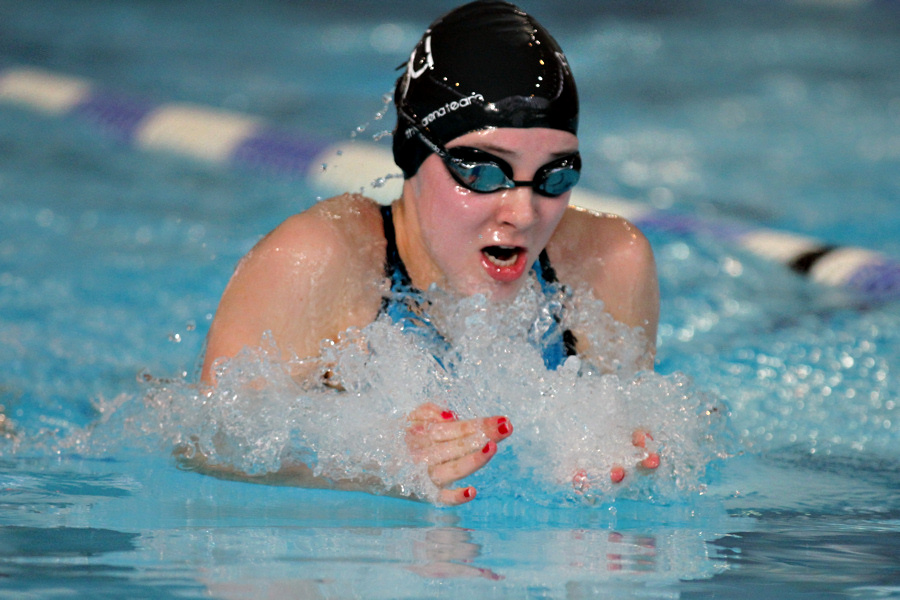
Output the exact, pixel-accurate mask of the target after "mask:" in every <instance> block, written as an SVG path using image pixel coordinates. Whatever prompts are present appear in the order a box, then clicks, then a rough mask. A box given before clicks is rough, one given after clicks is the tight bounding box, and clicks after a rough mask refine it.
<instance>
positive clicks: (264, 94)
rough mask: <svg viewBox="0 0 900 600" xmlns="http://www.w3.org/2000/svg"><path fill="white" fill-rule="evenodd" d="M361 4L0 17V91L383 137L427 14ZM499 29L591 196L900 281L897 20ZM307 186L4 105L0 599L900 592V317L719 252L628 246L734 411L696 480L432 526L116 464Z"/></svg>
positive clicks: (717, 12)
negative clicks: (550, 109)
mask: <svg viewBox="0 0 900 600" xmlns="http://www.w3.org/2000/svg"><path fill="white" fill-rule="evenodd" d="M383 4H384V6H376V5H374V4H373V5H368V4H359V3H350V2H344V1H338V2H331V3H328V5H327V6H318V5H316V6H305V5H293V4H290V3H282V2H277V1H274V0H272V1H262V2H256V3H253V4H245V3H239V2H230V1H229V2H207V1H202V2H195V3H187V4H185V3H178V2H174V1H173V2H168V1H166V2H151V1H144V2H140V1H134V2H128V3H117V4H115V5H108V4H107V3H101V2H94V1H90V0H89V1H85V2H79V3H67V2H63V1H58V2H54V1H49V0H36V1H35V2H31V3H28V4H27V5H22V4H21V3H17V2H11V1H5V0H0V69H5V68H10V67H21V66H29V67H38V68H41V69H46V70H47V71H49V72H54V73H60V74H65V75H69V76H77V77H81V78H85V79H87V80H89V81H91V82H92V83H94V84H96V85H97V86H100V87H103V88H105V89H109V90H113V91H115V92H117V93H122V94H125V95H128V96H130V97H134V98H140V99H146V100H147V101H152V102H159V103H161V102H190V103H195V104H198V105H202V106H207V107H212V108H221V109H228V110H231V111H237V112H241V113H246V114H252V115H256V116H259V117H261V118H263V119H265V120H266V121H267V122H269V123H271V124H273V126H275V127H277V128H279V129H283V130H285V131H301V132H304V135H306V134H308V135H310V136H319V137H322V138H325V139H333V140H343V139H348V138H350V137H359V136H363V137H375V136H377V135H378V134H379V132H380V131H381V130H383V129H386V128H389V127H390V124H389V123H385V124H384V125H382V124H381V122H380V121H379V120H378V119H376V118H375V115H376V113H377V112H378V111H380V110H382V108H383V103H382V96H383V95H384V94H385V93H386V92H389V91H390V89H391V87H392V83H393V78H394V77H395V73H394V71H393V69H394V67H396V66H397V65H398V64H401V63H402V62H403V61H405V59H406V57H407V55H408V52H409V49H410V48H411V47H412V45H413V44H414V43H415V41H416V39H417V38H418V36H419V35H420V33H421V31H422V30H423V29H424V27H425V26H426V25H427V24H428V22H430V20H431V19H432V18H433V17H434V16H436V15H438V14H440V13H441V12H443V11H445V10H447V9H448V8H449V7H450V6H451V4H448V3H446V2H436V1H428V2H392V3H383ZM521 5H522V6H523V7H524V8H526V9H527V10H530V11H531V12H533V13H534V14H536V15H537V16H538V17H539V18H540V19H541V20H542V21H543V22H544V23H545V24H546V25H547V26H548V28H549V29H550V30H551V31H553V32H554V33H555V35H556V37H557V39H558V40H559V41H560V43H561V45H562V46H563V47H564V48H565V49H566V51H567V54H568V55H569V60H570V63H571V64H572V65H573V69H575V72H576V75H577V77H578V81H579V91H580V94H581V98H582V105H583V109H582V114H583V116H582V128H581V133H582V135H581V139H582V150H583V154H584V155H585V164H586V168H585V173H584V177H583V185H584V186H585V187H586V188H588V189H591V190H594V191H597V192H601V193H607V194H612V195H616V196H620V197H624V198H627V199H630V200H634V201H635V202H636V203H638V204H640V205H648V206H652V207H654V208H656V209H660V210H664V211H671V213H672V214H689V215H692V216H696V217H699V218H701V219H707V220H709V222H711V223H713V222H716V223H717V222H724V221H727V222H730V223H737V224H739V225H741V226H750V227H762V226H765V227H768V228H774V229H777V230H782V231H787V232H794V233H797V234H803V235H806V236H811V237H814V238H816V239H820V240H823V241H824V242H825V243H830V244H837V245H844V246H856V247H862V248H868V249H871V250H876V251H879V252H883V253H885V254H886V255H888V256H890V257H893V258H894V259H897V258H898V257H900V241H898V240H900V211H898V210H897V206H896V204H897V197H898V193H900V169H897V165H898V162H900V80H898V78H897V76H896V73H897V72H898V67H900V38H898V36H897V32H898V27H900V9H898V7H897V5H896V4H895V3H893V2H888V1H875V2H862V1H859V2H821V3H820V2H780V3H768V2H765V3H763V2H760V3H755V2H745V3H719V2H713V1H712V0H710V1H707V2H703V1H696V2H685V3H679V4H672V3H667V2H647V3H640V5H639V6H638V5H632V4H631V3H624V2H610V3H608V4H604V5H602V6H601V7H598V6H597V4H596V3H591V2H571V3H568V4H567V9H566V14H558V12H559V11H558V8H557V7H555V6H554V4H552V3H550V2H538V1H535V2H522V3H521ZM385 141H386V140H385ZM385 141H382V142H381V143H382V144H384V142H385ZM322 194H323V191H322V190H320V189H317V188H315V187H313V186H311V185H310V184H309V183H308V182H307V181H305V180H304V179H302V178H296V177H283V176H278V175H274V174H272V173H269V172H266V171H254V170H252V169H238V168H231V167H229V166H223V165H214V164H207V163H204V162H202V161H199V160H191V159H186V158H184V157H181V156H177V155H174V154H171V153H165V152H146V151H140V150H137V149H135V148H133V147H132V146H131V145H129V144H128V143H125V144H123V143H122V140H121V139H118V138H117V137H116V136H114V135H108V132H104V131H102V130H98V129H97V127H95V126H94V125H93V124H92V123H90V122H85V121H81V120H78V119H76V118H58V117H53V116H47V115H44V114H40V113H37V112H33V111H31V110H30V109H28V108H24V107H22V106H19V105H15V104H0V224H2V234H0V366H2V373H3V374H2V376H0V405H3V406H4V413H5V416H6V419H5V420H4V421H3V424H2V425H0V427H2V428H3V429H2V430H0V431H2V441H0V597H3V598H63V597H73V596H75V597H90V598H121V597H133V598H194V597H197V598H201V597H202V598H209V597H213V598H352V597H364V598H422V597H453V596H461V595H468V596H470V597H477V598H494V597H496V598H509V597H522V598H596V597H603V598H606V597H609V598H619V597H622V598H631V597H636V598H801V597H802V598H845V597H856V598H892V597H900V558H898V556H900V474H898V473H900V453H898V451H897V447H898V442H900V412H898V409H897V403H898V396H900V394H898V391H897V386H898V382H900V379H898V371H900V310H898V308H900V305H898V300H897V299H896V297H894V298H890V297H888V298H874V297H868V296H865V295H864V294H862V293H860V292H853V291H848V290H846V289H841V288H836V287H828V286H824V285H820V284H816V283H813V282H810V281H809V280H808V279H805V278H803V277H801V276H799V275H797V274H795V273H793V272H791V271H789V270H787V269H785V268H784V267H783V266H781V265H779V264H775V263H773V262H771V261H768V260H766V259H764V258H760V257H758V256H755V255H752V254H749V253H748V252H746V251H745V250H742V249H741V248H738V247H737V246H735V245H733V244H731V243H729V241H728V240H723V239H722V238H720V237H716V236H704V235H687V234H685V233H683V232H678V231H676V230H673V229H666V228H659V229H648V230H647V233H648V235H649V237H650V239H651V242H652V243H653V245H654V249H655V252H656V255H657V261H658V266H659V271H660V278H661V287H662V295H663V306H662V319H661V326H660V333H659V354H658V364H657V370H658V371H659V373H660V374H661V375H660V380H659V381H661V382H662V383H663V384H665V383H667V382H668V383H670V382H672V381H673V378H677V377H680V375H678V374H679V373H684V374H686V375H687V376H689V377H690V378H691V379H692V383H691V384H690V388H691V390H692V391H691V394H690V395H689V396H690V399H691V401H694V402H700V401H701V400H700V399H702V401H704V402H706V401H709V402H710V403H714V404H716V405H717V406H722V407H723V411H724V410H725V409H726V408H727V411H728V415H727V419H725V420H724V421H723V422H722V423H720V424H718V425H717V428H716V429H715V431H714V432H712V431H711V434H712V433H714V435H715V437H716V443H717V444H718V446H717V448H720V449H724V450H725V451H723V452H722V453H721V454H722V456H721V457H718V458H715V459H713V460H711V461H710V462H709V463H708V464H707V465H706V469H705V471H704V472H703V473H702V476H701V478H700V479H699V480H698V481H697V485H692V486H688V488H687V489H684V490H681V491H678V490H676V491H675V492H672V488H671V486H667V485H666V484H667V482H666V481H653V480H652V479H649V478H648V479H644V480H643V484H642V486H643V487H638V488H631V489H632V490H635V489H637V490H638V491H640V492H641V493H640V494H636V493H623V494H620V495H618V496H610V497H608V498H605V499H604V498H599V499H596V501H595V502H593V503H591V504H589V505H588V504H580V503H574V502H552V501H551V502H546V501H543V497H542V496H540V495H539V494H535V493H533V491H532V490H531V489H524V488H523V489H521V490H516V489H515V486H510V485H505V486H498V487H497V488H496V491H494V492H492V491H491V490H490V489H489V488H480V491H481V493H480V495H479V498H478V499H477V500H476V501H475V502H473V503H471V504H469V505H467V506H464V507H459V508H454V509H446V508H437V507H433V506H431V505H429V504H426V503H418V502H411V501H408V500H401V499H394V498H387V497H378V496H371V495H367V494H360V493H353V492H334V491H325V490H308V489H298V488H293V487H280V486H273V485H254V484H248V483H240V482H234V481H225V480H220V479H215V478H212V477H206V476H202V475H199V474H197V473H195V472H191V471H187V470H182V469H180V468H178V467H177V465H176V461H175V460H174V459H173V458H172V456H171V450H172V446H171V443H170V441H171V438H170V437H167V436H166V435H162V434H160V435H156V436H153V435H149V434H147V433H146V430H141V431H143V438H142V439H140V440H136V441H137V442H140V443H131V442H134V441H135V440H134V439H131V438H130V437H129V436H131V435H132V433H133V431H134V428H133V427H131V425H133V423H132V422H129V420H128V419H129V418H132V417H135V418H140V419H142V420H141V424H142V425H141V426H142V427H143V426H146V424H147V419H148V418H149V417H151V416H152V415H153V413H152V412H147V411H143V412H141V409H140V408H138V409H132V408H131V407H135V406H136V407H141V406H143V399H144V398H145V397H148V394H149V393H150V392H153V391H154V390H159V389H160V388H166V386H168V387H169V388H174V389H176V390H180V392H179V393H180V394H181V395H180V396H179V395H177V394H176V398H188V397H189V393H188V392H186V391H185V390H188V389H189V384H190V382H191V381H193V380H194V379H195V375H196V361H197V357H198V355H199V354H200V353H201V351H202V345H203V339H204V336H205V334H206V331H207V329H208V327H209V323H210V320H211V317H212V314H213V312H214V311H215V307H216V303H217V301H218V298H219V296H220V294H221V291H222V289H223V288H224V285H225V283H226V282H227V279H228V277H229V276H230V273H231V270H232V268H233V265H234V264H235V262H236V261H237V260H238V258H239V257H240V256H242V255H243V254H244V253H245V252H246V251H247V250H248V249H249V248H250V247H251V246H252V245H253V244H254V243H255V242H256V241H257V240H258V239H259V236H260V235H262V234H264V233H265V232H266V231H268V230H269V229H271V228H272V227H274V226H275V225H276V224H277V223H279V222H280V221H281V220H282V219H283V218H285V217H286V216H287V215H289V214H292V213H294V212H296V211H299V210H302V209H304V208H306V207H308V206H310V205H311V204H312V203H313V202H315V201H316V199H317V197H319V196H321V195H322ZM164 380H166V381H164ZM132 410H136V411H137V412H131V411H132ZM188 412H189V411H188ZM172 414H173V413H167V415H168V416H171V415H172ZM185 414H186V413H185ZM122 438H126V439H122ZM73 440H76V441H77V440H88V441H89V442H90V443H89V444H81V445H79V444H75V443H73ZM148 440H149V441H150V442H151V443H149V444H148V443H147V442H148ZM153 442H158V443H156V444H155V445H154V443H153ZM167 444H168V445H167ZM98 449H99V450H101V451H98ZM102 450H106V451H102ZM517 482H518V483H521V484H523V485H530V483H531V482H530V481H529V480H527V479H523V480H514V482H513V483H517Z"/></svg>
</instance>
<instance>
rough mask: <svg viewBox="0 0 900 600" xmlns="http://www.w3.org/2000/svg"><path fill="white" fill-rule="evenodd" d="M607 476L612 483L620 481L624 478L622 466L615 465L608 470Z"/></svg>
mask: <svg viewBox="0 0 900 600" xmlns="http://www.w3.org/2000/svg"><path fill="white" fill-rule="evenodd" d="M609 478H610V479H611V480H612V482H613V483H621V482H622V480H623V479H625V469H624V467H620V466H619V465H616V466H615V467H613V468H612V469H610V471H609Z"/></svg>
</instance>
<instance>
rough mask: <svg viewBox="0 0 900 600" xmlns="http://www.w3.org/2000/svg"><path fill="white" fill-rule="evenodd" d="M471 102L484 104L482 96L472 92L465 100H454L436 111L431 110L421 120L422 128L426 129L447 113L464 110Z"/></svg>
mask: <svg viewBox="0 0 900 600" xmlns="http://www.w3.org/2000/svg"><path fill="white" fill-rule="evenodd" d="M473 100H480V101H482V102H484V96H482V95H481V94H479V93H477V92H472V93H471V94H469V95H468V96H467V97H465V98H460V99H459V100H454V101H452V102H445V103H444V105H443V106H442V107H440V108H438V109H437V110H433V111H431V112H430V113H428V114H427V115H425V117H424V118H423V119H422V127H428V124H429V123H432V122H434V121H436V120H437V119H440V118H441V117H444V116H446V115H447V114H448V113H452V112H453V111H457V110H459V109H460V108H465V107H467V106H469V105H470V104H472V101H473Z"/></svg>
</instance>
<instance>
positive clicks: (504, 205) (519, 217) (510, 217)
mask: <svg viewBox="0 0 900 600" xmlns="http://www.w3.org/2000/svg"><path fill="white" fill-rule="evenodd" d="M501 194H502V197H501V198H500V205H499V207H498V209H497V220H498V221H500V223H502V224H507V225H512V226H513V227H515V228H516V229H527V228H528V227H531V226H532V225H534V224H535V223H536V222H537V220H538V210H537V201H538V199H537V197H536V196H537V194H536V193H535V192H534V190H532V189H531V188H530V187H526V186H522V187H515V188H511V189H507V190H504V191H503V192H501Z"/></svg>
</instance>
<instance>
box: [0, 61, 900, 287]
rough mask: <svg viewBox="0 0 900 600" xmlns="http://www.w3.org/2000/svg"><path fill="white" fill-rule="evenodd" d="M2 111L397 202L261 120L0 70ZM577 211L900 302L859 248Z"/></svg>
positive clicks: (375, 168) (379, 155)
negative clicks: (696, 238)
mask: <svg viewBox="0 0 900 600" xmlns="http://www.w3.org/2000/svg"><path fill="white" fill-rule="evenodd" d="M0 102H9V103H15V104H19V105H23V106H26V107H29V108H31V109H33V110H36V111H39V112H42V113H45V114H48V115H55V116H60V117H68V116H73V117H77V118H79V119H81V120H83V121H86V122H88V123H90V124H92V125H93V126H94V127H96V128H97V129H98V130H100V131H101V132H102V133H104V134H105V135H107V136H111V137H113V138H116V139H118V140H119V141H121V142H123V143H125V144H127V145H129V146H133V147H135V148H139V149H143V150H156V151H166V152H172V153H176V154H179V155H183V156H188V157H191V158H195V159H200V160H203V161H207V162H212V163H218V164H224V165H233V166H240V167H249V168H252V169H257V170H264V171H270V172H277V173H281V174H286V175H290V176H294V177H301V178H304V179H306V180H309V181H310V182H311V183H312V184H313V185H314V186H316V187H318V188H320V189H322V190H323V191H328V192H329V193H341V192H344V191H348V190H349V191H360V192H364V193H365V194H366V195H369V196H371V197H373V198H375V199H376V200H379V201H381V202H389V201H390V200H392V199H393V198H397V197H399V195H400V187H401V184H402V178H401V177H400V175H399V174H398V173H396V172H397V167H396V166H395V165H394V162H393V157H392V155H391V152H390V150H389V149H387V148H385V147H383V146H380V145H377V144H374V143H367V142H363V141H360V140H347V141H345V142H342V143H334V142H333V141H330V140H323V139H320V138H316V137H314V136H308V135H304V134H302V133H290V132H283V131H279V130H277V129H274V128H272V127H271V126H269V125H268V124H266V122H265V121H263V120H262V119H260V118H257V117H252V116H248V115H245V114H242V113H237V112H232V111H227V110H221V109H215V108H209V107H205V106H199V105H193V104H183V103H165V104H160V103H154V102H150V101H147V100H144V99H140V98H134V97H129V96H125V95H122V94H119V93H117V92H112V91H107V90H104V89H103V88H101V87H99V86H96V85H94V84H92V83H91V82H89V81H87V80H85V79H81V78H77V77H70V76H65V75H59V74H55V73H51V72H48V71H44V70H40V69H33V68H23V67H11V68H5V69H2V70H0ZM572 202H573V203H574V204H576V205H578V206H582V207H584V208H589V209H592V210H597V211H601V212H610V213H615V214H618V215H621V216H623V217H625V218H627V219H629V220H631V221H632V222H634V223H635V225H637V226H638V227H641V228H643V229H648V230H658V231H669V232H674V233H681V234H690V235H701V236H711V237H713V238H716V239H721V240H726V241H729V242H731V243H734V244H736V245H737V246H739V247H740V248H743V249H744V250H746V251H748V252H750V253H752V254H754V255H757V256H761V257H764V258H766V259H769V260H773V261H775V262H778V263H781V264H783V265H784V266H786V267H788V268H790V269H792V270H793V271H794V272H796V273H799V274H801V275H803V276H806V277H808V278H809V279H811V280H812V281H815V282H817V283H820V284H824V285H828V286H835V287H842V288H846V289H849V290H852V291H854V292H856V293H859V294H862V295H863V296H864V297H867V298H870V299H872V300H887V299H894V298H900V261H897V260H895V259H893V258H891V257H889V256H887V255H885V254H883V253H880V252H875V251H872V250H867V249H864V248H857V247H849V246H834V245H830V244H826V243H823V242H821V241H819V240H817V239H814V238H811V237H807V236H802V235H797V234H794V233H788V232H784V231H779V230H774V229H767V228H762V227H751V226H747V225H744V224H739V223H732V222H727V221H724V220H715V219H700V218H697V217H693V216H690V215H685V214H680V213H677V212H674V211H666V210H660V209H655V208H652V207H650V206H646V205H643V204H639V203H635V202H630V201H626V200H623V199H620V198H615V197H611V196H605V195H600V194H596V193H593V192H590V191H587V190H583V189H581V188H576V189H575V190H574V192H573V194H572Z"/></svg>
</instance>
